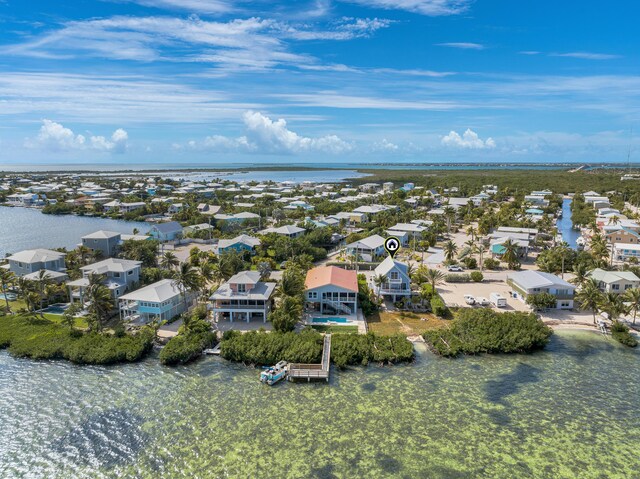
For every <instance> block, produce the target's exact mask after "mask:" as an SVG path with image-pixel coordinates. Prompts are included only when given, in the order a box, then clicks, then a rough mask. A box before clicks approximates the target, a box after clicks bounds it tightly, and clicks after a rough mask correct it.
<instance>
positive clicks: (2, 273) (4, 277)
mask: <svg viewBox="0 0 640 479" xmlns="http://www.w3.org/2000/svg"><path fill="white" fill-rule="evenodd" d="M14 281H15V275H14V274H13V272H11V271H9V270H8V269H3V268H0V286H1V287H2V293H3V294H4V301H5V303H6V304H7V312H8V313H9V314H11V305H10V304H9V298H8V297H7V290H8V289H9V286H11V285H12V284H13V282H14Z"/></svg>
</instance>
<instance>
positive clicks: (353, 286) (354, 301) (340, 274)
mask: <svg viewBox="0 0 640 479" xmlns="http://www.w3.org/2000/svg"><path fill="white" fill-rule="evenodd" d="M304 286H305V293H304V295H305V307H306V309H311V310H313V311H318V312H320V314H325V313H332V314H349V315H352V314H356V311H357V309H358V274H357V273H356V272H355V271H353V270H346V269H342V268H338V267H337V266H318V267H317V268H313V269H310V270H309V271H307V277H306V279H305V283H304Z"/></svg>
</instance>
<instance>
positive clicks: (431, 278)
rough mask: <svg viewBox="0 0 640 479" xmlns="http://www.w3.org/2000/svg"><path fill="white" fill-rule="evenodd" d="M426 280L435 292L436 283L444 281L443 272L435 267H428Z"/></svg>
mask: <svg viewBox="0 0 640 479" xmlns="http://www.w3.org/2000/svg"><path fill="white" fill-rule="evenodd" d="M426 277H427V281H428V282H429V284H430V285H431V288H432V290H433V292H434V293H435V292H436V288H437V287H438V285H440V284H442V283H444V278H445V274H444V273H443V272H442V271H440V270H437V269H433V268H432V269H429V270H428V271H427V273H426Z"/></svg>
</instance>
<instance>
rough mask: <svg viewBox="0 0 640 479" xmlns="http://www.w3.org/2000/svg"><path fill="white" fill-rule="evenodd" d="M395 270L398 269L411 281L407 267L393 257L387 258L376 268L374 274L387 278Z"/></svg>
mask: <svg viewBox="0 0 640 479" xmlns="http://www.w3.org/2000/svg"><path fill="white" fill-rule="evenodd" d="M393 269H397V270H398V271H399V272H400V273H401V274H402V275H403V276H405V278H407V279H409V275H408V274H407V265H406V264H404V263H401V262H400V261H396V260H394V259H393V258H392V257H391V256H387V258H386V259H385V260H384V261H383V262H382V263H380V264H379V265H378V266H377V267H376V269H375V270H374V273H375V274H376V276H380V275H384V276H387V275H388V274H389V273H390V272H391V270H393Z"/></svg>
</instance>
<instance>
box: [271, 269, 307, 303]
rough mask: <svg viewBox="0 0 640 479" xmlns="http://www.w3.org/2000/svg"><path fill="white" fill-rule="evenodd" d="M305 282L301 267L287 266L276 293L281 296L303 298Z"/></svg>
mask: <svg viewBox="0 0 640 479" xmlns="http://www.w3.org/2000/svg"><path fill="white" fill-rule="evenodd" d="M304 282H305V277H304V274H303V273H302V271H301V270H300V269H298V268H296V267H293V268H287V269H286V270H285V271H284V272H283V273H282V279H280V282H279V284H278V287H277V289H276V294H277V295H278V296H279V297H280V298H285V297H287V296H289V297H299V298H302V297H303V295H304V288H305V286H304Z"/></svg>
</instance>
